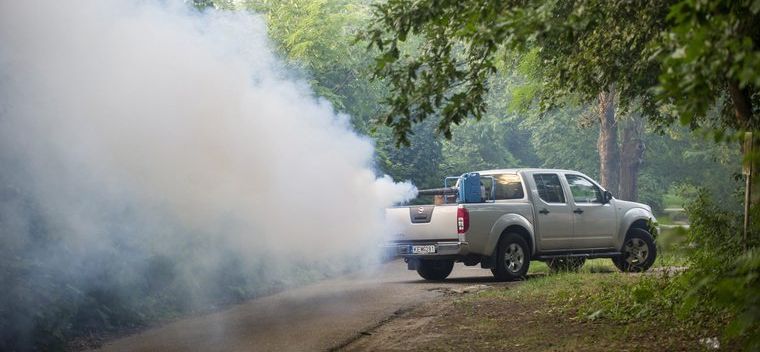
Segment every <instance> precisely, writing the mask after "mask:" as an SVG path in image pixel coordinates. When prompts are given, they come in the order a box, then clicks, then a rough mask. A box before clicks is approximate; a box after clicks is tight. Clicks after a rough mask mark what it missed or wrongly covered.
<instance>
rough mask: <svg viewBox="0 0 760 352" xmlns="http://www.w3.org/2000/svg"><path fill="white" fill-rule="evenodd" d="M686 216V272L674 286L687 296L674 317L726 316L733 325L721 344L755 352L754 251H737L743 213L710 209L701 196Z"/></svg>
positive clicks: (758, 327) (759, 224)
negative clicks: (738, 342)
mask: <svg viewBox="0 0 760 352" xmlns="http://www.w3.org/2000/svg"><path fill="white" fill-rule="evenodd" d="M737 203H738V201H737ZM687 210H688V212H689V217H690V219H692V223H691V231H690V233H689V241H690V242H691V243H692V244H693V246H694V249H693V250H692V251H691V253H690V255H689V258H690V262H691V263H690V269H689V271H687V272H686V273H685V274H684V275H683V276H682V277H680V278H679V282H678V283H677V284H680V285H682V286H681V287H683V288H684V291H685V292H686V294H685V299H684V302H683V305H681V306H680V307H679V309H680V310H679V312H680V313H681V315H682V316H688V315H692V314H693V312H694V311H703V312H704V311H707V312H708V314H724V315H728V316H730V317H731V318H732V319H731V323H730V325H729V326H728V327H727V328H726V330H725V336H726V338H729V339H737V338H738V339H743V340H746V343H745V347H746V348H747V350H753V351H754V350H758V349H760V309H758V307H759V306H758V303H760V302H758V299H759V298H758V297H760V296H758V293H760V280H759V279H758V274H760V260H758V251H757V249H756V248H753V249H752V250H749V251H746V252H744V251H743V250H742V247H743V240H742V237H741V236H742V235H741V234H742V222H743V214H742V212H740V211H735V210H734V211H732V210H727V209H725V207H722V206H719V205H717V204H715V203H713V202H712V201H711V200H710V198H709V196H708V194H707V193H706V192H704V191H702V192H700V194H699V195H698V197H697V199H696V201H695V202H694V203H692V204H691V205H689V206H688V208H687ZM752 212H753V214H752V216H753V223H752V224H751V230H752V232H754V233H757V231H758V230H760V220H758V216H760V212H758V209H757V207H755V208H754V209H753V210H752ZM753 241H754V242H757V240H756V239H754V240H753ZM755 244H756V243H755ZM750 246H753V243H752V242H750ZM753 247H754V246H753Z"/></svg>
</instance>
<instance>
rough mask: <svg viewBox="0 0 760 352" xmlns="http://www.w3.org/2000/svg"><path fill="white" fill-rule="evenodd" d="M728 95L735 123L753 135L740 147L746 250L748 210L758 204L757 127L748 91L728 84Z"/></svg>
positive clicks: (759, 148)
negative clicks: (744, 178) (743, 182)
mask: <svg viewBox="0 0 760 352" xmlns="http://www.w3.org/2000/svg"><path fill="white" fill-rule="evenodd" d="M728 94H729V95H730V96H731V102H732V103H733V106H734V114H735V115H736V122H737V124H738V125H739V126H740V127H741V128H744V129H745V130H747V131H749V132H752V133H753V135H752V136H751V137H750V138H747V141H746V143H744V145H743V146H742V148H741V150H742V155H743V156H744V159H745V160H744V161H743V162H744V163H745V166H744V174H745V177H746V180H745V181H746V183H745V190H744V231H743V232H744V234H743V237H744V238H743V240H744V250H747V249H748V246H749V237H750V236H751V235H752V234H750V233H749V225H750V222H751V219H750V208H751V207H755V206H757V205H758V204H760V178H759V177H757V175H754V173H755V172H756V171H757V170H758V169H760V168H758V164H759V162H760V160H758V158H757V156H756V155H755V154H756V153H757V151H758V150H760V145H758V140H759V139H758V138H757V136H756V135H754V134H755V133H756V132H757V129H758V126H757V124H756V122H755V121H754V120H753V118H752V100H750V93H749V90H747V89H746V88H745V89H742V88H740V87H739V82H737V81H730V82H728Z"/></svg>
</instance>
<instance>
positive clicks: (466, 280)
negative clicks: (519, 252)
mask: <svg viewBox="0 0 760 352" xmlns="http://www.w3.org/2000/svg"><path fill="white" fill-rule="evenodd" d="M546 275H548V274H546V273H536V274H528V276H527V277H526V278H525V280H531V279H536V278H539V277H545V276H546ZM520 281H522V280H517V281H511V282H520ZM505 282H509V281H499V280H496V278H495V277H493V276H466V277H450V278H447V279H445V280H442V281H428V280H424V279H422V278H420V279H419V280H405V281H395V282H394V283H398V284H428V285H441V284H479V283H505Z"/></svg>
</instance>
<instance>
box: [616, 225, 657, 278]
mask: <svg viewBox="0 0 760 352" xmlns="http://www.w3.org/2000/svg"><path fill="white" fill-rule="evenodd" d="M620 252H621V253H622V255H621V256H620V257H617V258H613V259H612V262H613V263H615V266H616V267H617V268H618V269H620V271H624V272H639V271H646V270H647V269H649V267H651V266H652V264H654V260H655V258H657V247H656V246H655V245H654V239H653V238H652V235H651V234H650V233H649V231H647V230H644V229H639V228H633V229H630V230H628V235H627V236H626V237H625V243H623V248H622V249H621V250H620Z"/></svg>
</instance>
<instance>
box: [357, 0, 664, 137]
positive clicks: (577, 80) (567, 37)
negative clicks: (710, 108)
mask: <svg viewBox="0 0 760 352" xmlns="http://www.w3.org/2000/svg"><path fill="white" fill-rule="evenodd" d="M668 4H669V2H666V1H663V2H660V1H657V2H651V1H595V0H577V1H572V0H567V1H563V0H553V1H504V2H485V3H484V2H477V1H432V0H428V1H415V2H408V1H403V0H391V1H388V2H386V3H382V4H379V5H377V6H376V11H375V22H374V23H373V25H372V27H371V28H370V29H369V30H367V31H366V32H365V33H364V36H363V38H365V39H366V40H368V41H369V42H370V43H371V45H372V47H374V48H377V49H379V50H380V51H381V53H380V54H378V55H377V60H376V68H375V72H376V74H377V76H381V77H386V78H387V79H388V82H389V83H390V84H391V94H390V97H389V98H388V100H387V103H388V105H390V111H389V112H388V113H387V114H386V115H385V116H386V119H385V122H386V124H388V125H389V126H392V127H393V128H394V132H396V135H397V138H398V139H399V141H400V142H401V143H405V142H407V141H406V139H405V136H406V132H407V131H408V130H409V128H410V126H411V124H412V123H416V122H419V121H422V120H424V119H426V118H428V117H430V116H437V115H440V121H439V125H438V131H440V132H442V133H443V134H444V135H445V136H446V137H450V125H451V124H459V123H461V122H462V121H463V119H464V118H465V117H468V116H471V117H474V118H476V119H480V118H481V117H482V116H483V113H484V112H485V111H486V107H485V105H486V101H485V97H486V93H487V90H488V86H487V85H486V81H487V79H488V78H489V76H490V74H491V73H492V72H494V71H495V70H496V68H497V65H498V60H499V58H500V57H499V55H502V54H503V53H504V51H503V50H502V49H506V50H519V51H523V52H527V51H528V50H529V49H534V50H535V54H536V55H537V58H538V59H539V60H540V61H539V62H540V66H539V70H540V71H541V72H542V73H543V74H542V75H541V77H542V81H541V84H540V92H541V102H542V104H541V106H542V110H544V111H548V110H551V109H553V108H555V107H557V106H558V104H564V103H565V102H566V99H565V98H567V97H568V96H580V98H581V100H582V101H590V100H592V99H594V98H595V97H596V96H597V94H599V92H602V91H604V90H606V89H607V88H608V87H609V86H610V85H611V84H615V85H616V87H617V90H618V91H619V92H620V97H621V103H622V105H623V107H630V106H631V104H632V103H633V102H637V104H639V105H640V106H641V107H642V110H643V111H644V112H645V113H646V114H647V115H653V116H654V115H659V114H660V111H659V110H658V109H656V105H655V100H654V97H653V96H652V95H651V94H650V92H649V88H651V87H652V86H654V85H655V84H656V83H657V74H658V72H659V71H658V70H659V66H658V65H657V64H656V63H655V62H652V61H651V60H649V57H650V56H651V52H650V49H649V48H650V42H651V41H653V40H655V39H656V38H659V33H660V31H661V30H662V29H664V28H665V17H666V14H667V10H668ZM415 36H417V37H421V38H422V39H423V41H424V50H423V51H421V52H420V53H419V54H418V55H414V56H412V55H408V54H406V53H401V52H399V50H398V48H399V46H400V43H402V42H404V41H406V40H407V38H410V37H415Z"/></svg>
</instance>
